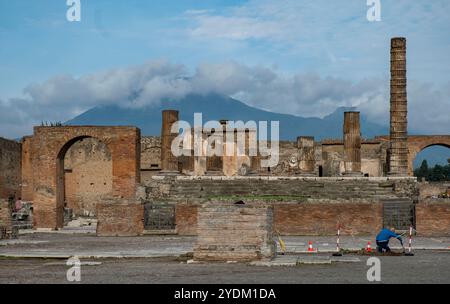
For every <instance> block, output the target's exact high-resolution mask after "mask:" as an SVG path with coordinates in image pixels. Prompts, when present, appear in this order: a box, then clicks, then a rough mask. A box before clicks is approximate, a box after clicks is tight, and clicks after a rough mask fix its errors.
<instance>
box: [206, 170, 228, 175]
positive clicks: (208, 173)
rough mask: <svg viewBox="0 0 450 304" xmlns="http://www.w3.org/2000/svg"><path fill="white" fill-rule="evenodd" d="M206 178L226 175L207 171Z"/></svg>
mask: <svg viewBox="0 0 450 304" xmlns="http://www.w3.org/2000/svg"><path fill="white" fill-rule="evenodd" d="M205 175H206V176H222V175H224V174H223V172H221V171H206V174H205Z"/></svg>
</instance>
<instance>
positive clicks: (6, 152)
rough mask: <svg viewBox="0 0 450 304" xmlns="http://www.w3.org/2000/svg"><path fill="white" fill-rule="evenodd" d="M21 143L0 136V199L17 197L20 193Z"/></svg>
mask: <svg viewBox="0 0 450 304" xmlns="http://www.w3.org/2000/svg"><path fill="white" fill-rule="evenodd" d="M21 159H22V145H21V144H20V143H18V142H16V141H12V140H7V139H4V138H1V137H0V199H1V198H3V199H8V198H13V199H18V198H19V197H20V196H21V194H20V192H21V189H20V188H21V186H20V185H21Z"/></svg>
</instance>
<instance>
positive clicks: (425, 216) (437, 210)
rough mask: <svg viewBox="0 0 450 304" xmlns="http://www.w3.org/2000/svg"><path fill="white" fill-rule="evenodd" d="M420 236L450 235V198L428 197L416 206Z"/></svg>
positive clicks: (417, 227) (417, 228) (417, 226)
mask: <svg viewBox="0 0 450 304" xmlns="http://www.w3.org/2000/svg"><path fill="white" fill-rule="evenodd" d="M416 230H417V234H418V235H419V236H428V237H439V236H450V199H427V200H424V201H422V202H420V203H419V204H417V206H416Z"/></svg>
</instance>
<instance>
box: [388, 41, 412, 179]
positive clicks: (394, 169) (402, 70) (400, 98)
mask: <svg viewBox="0 0 450 304" xmlns="http://www.w3.org/2000/svg"><path fill="white" fill-rule="evenodd" d="M406 84H407V79H406V39H405V38H393V39H392V41H391V129H390V155H389V157H390V162H389V167H390V170H389V174H390V175H394V176H407V175H408V101H407V90H406Z"/></svg>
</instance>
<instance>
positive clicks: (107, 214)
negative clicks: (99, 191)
mask: <svg viewBox="0 0 450 304" xmlns="http://www.w3.org/2000/svg"><path fill="white" fill-rule="evenodd" d="M96 207H97V211H96V213H97V220H98V222H97V236H138V235H141V234H142V233H143V231H144V205H143V204H141V203H138V202H134V201H123V200H120V202H119V200H111V201H105V202H102V203H99V204H97V205H96Z"/></svg>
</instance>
